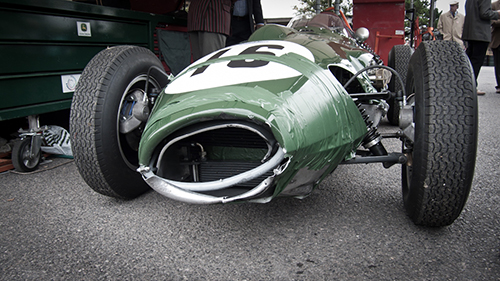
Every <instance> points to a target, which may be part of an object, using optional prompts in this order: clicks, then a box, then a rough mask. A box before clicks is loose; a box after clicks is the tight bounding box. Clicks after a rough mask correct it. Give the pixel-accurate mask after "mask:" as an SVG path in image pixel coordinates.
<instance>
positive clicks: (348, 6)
mask: <svg viewBox="0 0 500 281" xmlns="http://www.w3.org/2000/svg"><path fill="white" fill-rule="evenodd" d="M300 2H301V5H300V6H295V7H294V8H293V9H294V10H295V11H297V12H296V14H297V15H299V16H300V15H308V16H311V15H314V14H316V0H300ZM411 2H412V0H405V8H406V10H408V9H410V7H411ZM334 4H335V0H321V5H320V10H321V11H323V10H325V9H326V8H328V7H332V6H333V5H334ZM352 7H353V4H352V0H341V1H340V8H341V9H342V12H343V13H344V14H346V15H352ZM413 7H414V8H415V15H416V16H418V17H419V23H420V25H421V26H422V25H427V26H429V20H430V12H429V10H430V2H429V0H413ZM440 15H441V12H439V11H438V9H435V10H434V25H433V26H434V27H435V26H436V25H437V21H438V19H439V16H440ZM407 25H408V26H409V23H408V24H407Z"/></svg>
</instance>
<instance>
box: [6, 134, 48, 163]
mask: <svg viewBox="0 0 500 281" xmlns="http://www.w3.org/2000/svg"><path fill="white" fill-rule="evenodd" d="M32 140H33V137H27V138H24V139H22V140H20V141H17V142H15V143H14V147H13V148H12V159H11V160H12V165H14V168H15V169H16V170H17V171H19V172H31V171H34V170H36V169H37V168H38V165H40V162H41V160H42V151H41V149H40V148H38V149H36V150H37V151H33V144H32Z"/></svg>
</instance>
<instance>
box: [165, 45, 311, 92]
mask: <svg viewBox="0 0 500 281" xmlns="http://www.w3.org/2000/svg"><path fill="white" fill-rule="evenodd" d="M292 53H293V54H297V55H299V56H301V57H303V58H305V59H307V60H309V61H311V62H314V56H313V54H312V53H311V51H309V50H308V49H307V48H305V47H303V46H301V45H299V44H296V43H293V42H287V41H278V40H268V41H259V42H247V43H242V44H238V45H234V46H230V47H227V48H224V49H221V50H218V51H215V52H214V53H212V54H210V55H208V56H205V57H203V58H201V59H200V60H198V61H197V62H196V64H197V65H194V66H193V67H192V68H191V67H189V68H188V69H187V70H186V71H183V72H181V73H180V74H179V75H178V76H177V77H175V79H174V80H173V81H172V82H171V83H170V84H169V85H168V87H166V89H165V93H166V94H178V93H185V92H192V91H200V90H205V89H211V88H217V87H223V86H230V85H239V84H246V83H255V82H259V81H268V80H280V79H289V78H292V77H299V76H300V75H301V72H300V71H298V70H296V69H294V68H292V67H290V66H287V65H285V64H284V63H283V62H280V61H274V59H273V58H279V57H282V56H285V55H287V54H292ZM245 55H246V57H245ZM266 56H272V57H269V60H266ZM224 58H227V59H226V60H224ZM218 59H220V60H218ZM271 59H273V60H271ZM293 59H295V58H289V60H293ZM284 60H285V59H284ZM199 74H202V75H199ZM221 77H224V78H221Z"/></svg>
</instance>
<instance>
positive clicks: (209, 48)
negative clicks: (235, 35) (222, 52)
mask: <svg viewBox="0 0 500 281" xmlns="http://www.w3.org/2000/svg"><path fill="white" fill-rule="evenodd" d="M226 38H227V36H226V35H224V34H221V33H215V32H200V42H199V43H200V48H201V56H205V55H208V54H210V53H211V52H215V51H217V50H219V49H222V48H224V47H225V46H226Z"/></svg>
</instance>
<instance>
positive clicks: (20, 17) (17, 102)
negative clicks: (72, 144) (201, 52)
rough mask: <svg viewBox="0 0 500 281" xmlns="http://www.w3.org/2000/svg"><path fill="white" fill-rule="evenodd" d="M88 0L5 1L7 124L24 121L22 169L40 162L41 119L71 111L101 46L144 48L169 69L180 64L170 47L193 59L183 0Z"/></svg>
mask: <svg viewBox="0 0 500 281" xmlns="http://www.w3.org/2000/svg"><path fill="white" fill-rule="evenodd" d="M86 2H88V3H85V1H78V2H76V1H64V0H0V52H1V54H2V55H1V56H0V100H1V102H0V127H2V128H4V129H3V130H8V129H7V128H10V127H11V126H9V124H12V123H16V124H19V123H22V124H23V127H24V129H23V130H22V131H21V132H20V136H21V138H22V139H23V142H21V143H18V144H19V145H17V146H15V150H13V155H12V158H13V160H14V163H13V164H14V165H15V166H16V169H20V170H31V169H34V168H36V165H37V164H38V160H39V158H40V152H39V150H40V141H41V140H40V138H41V134H42V131H43V129H44V128H43V127H42V128H41V127H40V124H39V123H40V122H39V118H38V117H39V116H43V115H44V114H48V113H54V112H59V111H63V110H69V108H70V106H71V101H72V97H73V92H74V90H75V86H76V83H77V81H78V79H79V77H80V74H81V72H82V70H83V69H84V68H85V66H86V65H87V63H88V62H89V61H90V60H91V59H92V57H94V56H95V55H96V54H97V53H99V52H100V51H101V50H103V49H106V48H108V47H111V46H116V45H134V46H141V47H145V48H148V49H149V50H151V51H153V52H154V53H155V54H156V55H157V56H158V57H160V58H161V59H162V63H163V65H164V67H165V69H166V70H168V71H172V70H173V69H176V68H180V67H179V66H176V65H178V64H179V62H171V61H169V59H168V57H169V54H166V52H176V51H178V52H184V53H181V56H182V57H184V61H183V62H180V63H181V64H182V65H187V64H188V63H189V59H190V55H189V41H188V39H187V33H186V32H185V31H186V25H187V19H186V16H185V15H186V13H185V12H183V11H182V8H183V2H184V1H134V0H132V1H130V2H128V1H127V6H128V7H127V8H128V9H124V8H116V7H109V6H102V5H97V4H96V3H97V2H101V3H102V2H103V1H86ZM104 2H106V1H104ZM122 2H123V1H122ZM164 2H166V3H164ZM171 38H173V39H171ZM172 43H175V44H176V45H175V46H177V50H176V49H172V47H169V44H172ZM180 44H184V46H182V45H181V46H179V45H180ZM186 44H187V46H188V48H185V46H186ZM175 46H174V47H175ZM162 49H163V52H162ZM186 51H187V53H186ZM186 60H187V62H186ZM66 115H67V113H66ZM26 117H27V120H28V121H27V122H26ZM68 118H69V116H68ZM19 121H22V122H19ZM3 133H11V132H3Z"/></svg>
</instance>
